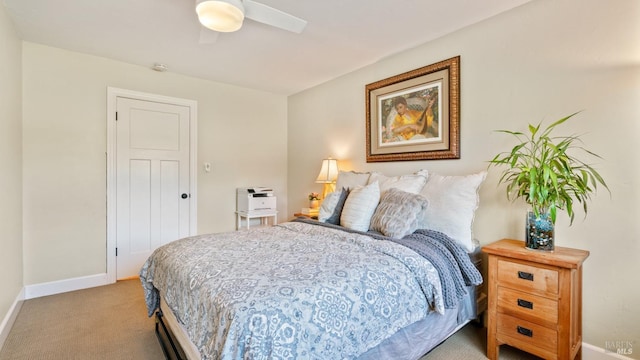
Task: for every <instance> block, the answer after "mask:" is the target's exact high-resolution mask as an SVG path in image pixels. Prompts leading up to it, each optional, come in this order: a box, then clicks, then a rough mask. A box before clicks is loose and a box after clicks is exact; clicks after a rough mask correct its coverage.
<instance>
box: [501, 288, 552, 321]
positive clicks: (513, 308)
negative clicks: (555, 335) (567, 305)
mask: <svg viewBox="0 0 640 360" xmlns="http://www.w3.org/2000/svg"><path fill="white" fill-rule="evenodd" d="M498 312H501V313H505V314H509V315H513V316H516V317H519V318H521V319H525V320H529V321H532V322H534V323H536V324H539V325H543V326H548V327H555V325H556V324H557V323H558V302H557V301H556V300H551V299H548V298H544V297H542V296H536V295H532V294H529V293H526V292H522V291H517V290H511V289H508V288H504V287H501V286H499V287H498Z"/></svg>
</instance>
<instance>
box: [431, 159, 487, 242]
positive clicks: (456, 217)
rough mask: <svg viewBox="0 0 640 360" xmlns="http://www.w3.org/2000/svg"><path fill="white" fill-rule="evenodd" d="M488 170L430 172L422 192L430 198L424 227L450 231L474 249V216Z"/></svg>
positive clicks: (450, 233)
mask: <svg viewBox="0 0 640 360" xmlns="http://www.w3.org/2000/svg"><path fill="white" fill-rule="evenodd" d="M486 177H487V172H486V171H481V172H479V173H477V174H472V175H467V176H443V175H438V174H430V175H429V180H428V181H427V183H426V184H425V186H424V188H423V189H422V191H421V192H420V195H422V196H424V197H425V198H426V199H427V200H428V201H429V206H428V207H427V210H426V211H425V217H424V224H423V227H424V228H426V229H431V230H437V231H440V232H443V233H445V234H447V235H448V236H449V237H450V238H452V239H454V240H455V241H456V242H458V243H459V244H460V245H462V246H464V247H465V248H466V249H467V251H469V252H471V251H473V250H474V248H475V245H474V241H473V233H472V232H473V229H472V227H473V219H474V217H475V211H476V209H477V208H478V202H479V197H478V189H479V188H480V185H481V184H482V182H483V181H484V179H485V178H486Z"/></svg>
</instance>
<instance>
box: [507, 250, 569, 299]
mask: <svg viewBox="0 0 640 360" xmlns="http://www.w3.org/2000/svg"><path fill="white" fill-rule="evenodd" d="M498 282H499V283H500V285H502V286H506V287H510V288H512V289H517V290H522V291H526V292H536V293H540V294H548V295H557V294H558V272H557V271H556V270H550V269H545V268H541V267H535V266H531V265H526V264H521V263H518V262H512V261H507V260H502V259H501V260H498Z"/></svg>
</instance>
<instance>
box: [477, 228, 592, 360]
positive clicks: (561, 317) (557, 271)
mask: <svg viewBox="0 0 640 360" xmlns="http://www.w3.org/2000/svg"><path fill="white" fill-rule="evenodd" d="M482 251H483V252H485V253H487V254H488V258H489V268H488V274H489V284H488V287H489V290H488V291H489V309H488V310H489V312H488V321H487V322H488V326H487V357H488V358H489V359H492V360H493V359H498V357H499V353H500V345H502V344H508V345H511V346H513V347H516V348H519V349H521V350H524V351H526V352H529V353H531V354H534V355H537V356H540V357H542V358H544V359H581V358H582V263H583V262H584V260H585V259H586V258H587V257H588V256H589V252H588V251H585V250H578V249H570V248H563V247H556V248H555V250H554V251H553V252H542V251H536V250H529V249H526V248H525V246H524V242H523V241H518V240H509V239H503V240H500V241H497V242H494V243H492V244H490V245H488V246H485V247H483V248H482Z"/></svg>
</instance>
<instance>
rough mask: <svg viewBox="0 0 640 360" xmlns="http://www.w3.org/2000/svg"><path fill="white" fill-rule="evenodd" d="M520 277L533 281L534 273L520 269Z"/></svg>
mask: <svg viewBox="0 0 640 360" xmlns="http://www.w3.org/2000/svg"><path fill="white" fill-rule="evenodd" d="M518 278H520V279H524V280H529V281H533V274H532V273H528V272H524V271H518Z"/></svg>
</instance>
